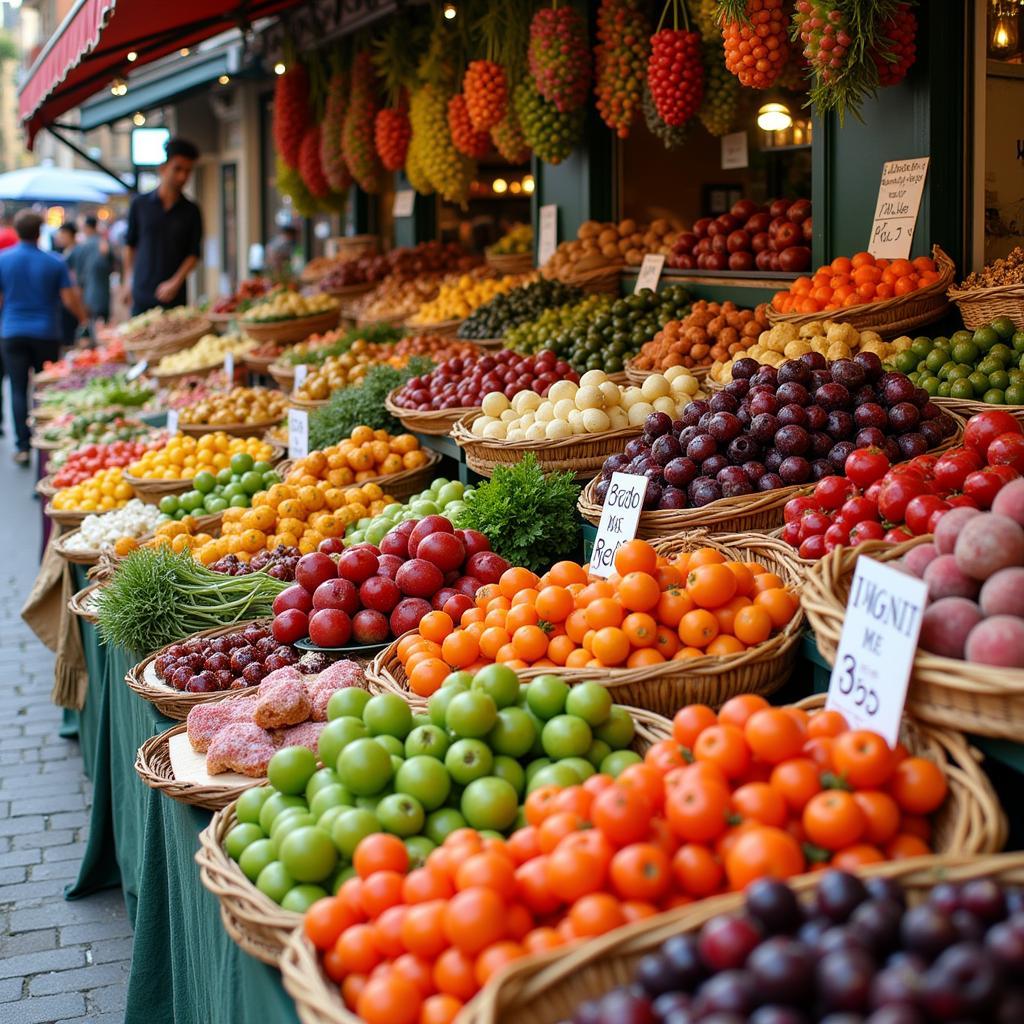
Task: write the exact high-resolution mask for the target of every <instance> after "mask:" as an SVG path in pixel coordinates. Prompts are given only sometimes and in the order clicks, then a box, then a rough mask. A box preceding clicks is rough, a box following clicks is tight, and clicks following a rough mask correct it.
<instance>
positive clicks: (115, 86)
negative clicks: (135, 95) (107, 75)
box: [110, 78, 128, 96]
mask: <svg viewBox="0 0 1024 1024" xmlns="http://www.w3.org/2000/svg"><path fill="white" fill-rule="evenodd" d="M127 92H128V81H127V79H124V78H115V79H114V81H113V82H111V83H110V95H111V96H124V95H125V94H126V93H127Z"/></svg>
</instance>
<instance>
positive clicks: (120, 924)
mask: <svg viewBox="0 0 1024 1024" xmlns="http://www.w3.org/2000/svg"><path fill="white" fill-rule="evenodd" d="M5 398H6V396H5ZM7 437H8V438H9V437H10V429H9V428H8V433H7ZM33 480H34V473H32V472H30V471H28V470H24V469H20V468H19V467H16V466H14V465H13V464H12V462H11V457H10V442H9V441H8V440H4V441H0V493H2V494H3V495H4V496H5V502H4V507H3V510H2V511H0V552H3V556H2V564H0V1021H2V1022H3V1024H46V1022H50V1021H75V1022H76V1024H77V1022H83V1024H84V1022H86V1021H88V1022H89V1024H115V1022H119V1021H121V1020H122V1019H123V1017H124V1004H125V990H126V982H127V977H128V967H129V963H130V961H131V950H132V944H131V943H132V940H131V928H130V926H129V924H128V918H127V915H126V913H125V908H124V901H123V899H122V896H121V891H120V890H119V889H110V890H107V891H106V892H102V893H99V894H97V895H95V896H89V897H86V898H85V899H81V900H75V901H74V902H67V901H66V900H65V899H64V898H63V890H64V887H65V886H66V885H68V883H70V882H72V881H73V880H74V879H75V877H76V875H77V873H78V865H79V861H80V860H81V858H82V855H83V853H84V851H85V838H86V833H87V831H88V823H89V814H88V808H89V800H90V788H91V787H90V784H89V782H88V780H87V779H86V777H85V775H84V773H83V771H82V759H81V755H80V753H79V749H78V744H77V742H75V741H74V740H66V739H61V737H60V736H59V734H58V730H59V729H60V725H61V713H60V711H59V710H58V709H57V708H55V707H54V706H53V705H52V704H51V703H50V688H51V686H52V684H53V655H52V654H51V653H50V652H49V651H48V650H46V648H45V647H43V645H42V644H41V643H39V641H38V640H37V639H36V637H35V635H34V634H33V633H32V631H31V630H30V629H29V628H28V627H27V626H26V625H25V624H24V622H22V620H21V616H20V614H19V612H20V610H21V606H22V603H23V602H24V599H25V596H26V595H27V594H28V592H29V590H30V589H31V586H32V583H33V581H34V579H35V575H36V570H37V568H38V553H39V536H40V520H41V516H40V510H39V503H38V502H37V501H36V500H35V499H34V498H33V497H32V496H31V493H32V484H33Z"/></svg>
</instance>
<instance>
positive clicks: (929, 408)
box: [921, 401, 942, 420]
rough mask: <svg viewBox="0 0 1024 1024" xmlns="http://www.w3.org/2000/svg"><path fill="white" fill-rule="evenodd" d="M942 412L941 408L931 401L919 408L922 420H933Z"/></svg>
mask: <svg viewBox="0 0 1024 1024" xmlns="http://www.w3.org/2000/svg"><path fill="white" fill-rule="evenodd" d="M941 414H942V410H941V409H940V408H939V407H938V406H937V405H936V404H935V403H934V402H932V401H929V402H926V403H925V405H924V406H923V407H922V408H921V419H922V420H933V419H935V418H936V417H937V416H940V415H941Z"/></svg>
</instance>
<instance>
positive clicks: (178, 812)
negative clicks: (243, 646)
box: [67, 623, 297, 1024]
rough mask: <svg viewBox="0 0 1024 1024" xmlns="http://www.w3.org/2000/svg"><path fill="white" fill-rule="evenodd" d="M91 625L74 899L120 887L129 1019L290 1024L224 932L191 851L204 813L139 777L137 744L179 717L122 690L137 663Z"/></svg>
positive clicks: (268, 975) (267, 983) (277, 994)
mask: <svg viewBox="0 0 1024 1024" xmlns="http://www.w3.org/2000/svg"><path fill="white" fill-rule="evenodd" d="M86 630H90V631H91V627H89V626H88V625H87V624H85V623H83V642H84V643H85V646H86V659H87V661H89V691H88V696H87V699H86V706H85V707H84V708H83V710H82V712H81V714H80V732H81V735H82V749H83V756H84V754H85V751H86V749H87V748H88V749H90V751H91V756H90V758H89V761H88V762H87V763H88V764H89V765H90V766H91V776H92V781H93V805H92V817H91V821H90V829H89V842H88V846H87V848H86V854H85V857H84V858H83V860H82V864H81V867H80V871H79V877H78V880H77V881H76V882H75V883H74V885H73V886H72V887H71V888H70V890H69V891H68V894H67V895H68V898H69V899H75V898H77V897H81V896H86V895H88V894H89V893H92V892H96V891H97V890H99V889H102V888H106V887H109V886H113V885H118V884H120V885H121V886H122V887H123V889H124V896H125V903H126V905H127V908H128V914H129V917H130V919H131V921H132V927H133V928H134V931H135V938H134V948H133V951H132V968H131V974H130V976H129V981H128V1005H127V1009H126V1012H125V1024H193V1022H194V1024H249V1022H252V1021H267V1022H273V1024H276V1022H282V1024H294V1022H296V1021H297V1017H296V1014H295V1008H294V1005H293V1004H292V1001H291V999H290V998H289V996H288V995H287V994H286V993H285V991H284V989H283V988H282V986H281V979H280V976H279V975H278V973H277V972H276V971H274V970H272V969H271V968H269V967H266V966H265V965H263V964H261V963H259V962H258V961H257V960H254V959H252V958H251V957H249V956H247V955H246V954H245V953H243V952H242V951H241V950H240V949H239V948H238V947H237V946H236V945H235V944H234V943H233V942H232V941H231V939H230V938H228V936H227V933H226V932H225V931H224V929H223V927H222V925H221V922H220V912H219V906H218V903H217V900H216V899H214V897H213V896H211V895H210V894H209V893H208V892H207V891H206V890H205V889H204V888H203V887H202V884H201V883H200V881H199V869H198V866H197V865H196V862H195V859H194V855H195V851H196V849H197V848H198V839H197V837H198V834H199V832H200V831H202V829H204V828H205V827H206V825H207V824H208V823H209V821H210V817H211V816H210V814H209V812H207V811H202V810H199V809H197V808H194V807H188V806H186V805H184V804H179V803H176V802H175V801H173V800H170V799H168V798H167V797H165V796H163V794H161V793H158V792H156V791H155V790H151V789H149V788H148V787H147V786H145V785H144V784H143V783H142V781H141V780H140V779H139V777H138V776H137V775H136V774H135V768H134V765H135V754H136V751H137V750H138V748H139V747H140V746H141V745H142V743H143V742H144V741H145V740H146V739H148V738H149V737H150V736H152V735H154V734H155V733H158V732H162V731H164V730H165V729H168V728H170V727H171V726H172V725H173V724H174V723H173V722H171V721H170V720H169V719H167V718H164V717H163V715H161V714H159V713H158V712H157V711H156V709H155V708H154V707H153V706H152V705H151V704H149V703H147V702H146V701H144V700H142V699H141V698H140V697H138V696H136V695H135V694H134V693H132V691H131V690H129V689H128V687H127V686H126V685H125V683H124V676H125V673H126V672H127V670H128V669H129V668H130V667H131V665H132V664H133V663H134V659H133V658H131V657H130V656H129V655H128V654H127V653H126V652H125V651H123V650H120V649H116V648H115V649H112V648H106V647H101V646H99V645H98V642H97V641H96V639H95V636H94V635H93V636H92V637H91V638H90V637H89V636H88V635H87V634H86ZM92 632H93V633H94V631H92ZM90 643H91V644H92V647H93V649H92V654H91V659H92V660H90ZM94 671H95V673H96V674H94Z"/></svg>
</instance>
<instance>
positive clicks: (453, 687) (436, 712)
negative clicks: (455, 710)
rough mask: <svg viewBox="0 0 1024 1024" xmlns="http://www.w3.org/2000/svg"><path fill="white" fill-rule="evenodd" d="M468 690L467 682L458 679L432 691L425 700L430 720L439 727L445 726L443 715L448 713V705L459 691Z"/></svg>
mask: <svg viewBox="0 0 1024 1024" xmlns="http://www.w3.org/2000/svg"><path fill="white" fill-rule="evenodd" d="M468 690H469V684H468V683H464V682H461V681H460V682H455V683H451V684H450V685H448V686H442V687H441V688H440V689H439V690H436V691H435V692H434V693H432V694H431V695H430V699H429V700H428V701H427V713H428V714H429V715H430V721H431V722H433V723H434V725H436V726H437V727H438V728H439V729H443V728H444V727H445V717H446V715H447V714H448V705H449V704H451V702H452V701H453V700H454V699H455V698H456V697H457V696H458V695H459V694H460V693H466V692H467V691H468Z"/></svg>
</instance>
